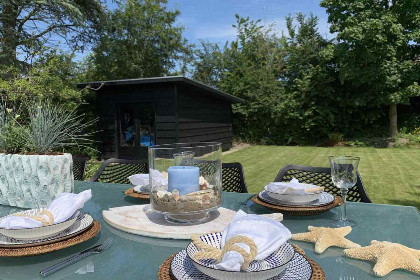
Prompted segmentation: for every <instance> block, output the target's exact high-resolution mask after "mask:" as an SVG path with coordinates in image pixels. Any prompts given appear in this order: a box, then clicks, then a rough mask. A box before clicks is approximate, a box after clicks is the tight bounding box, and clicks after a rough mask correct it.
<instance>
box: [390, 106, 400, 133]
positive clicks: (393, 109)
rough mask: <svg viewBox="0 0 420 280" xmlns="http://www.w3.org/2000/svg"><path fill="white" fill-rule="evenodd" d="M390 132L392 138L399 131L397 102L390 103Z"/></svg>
mask: <svg viewBox="0 0 420 280" xmlns="http://www.w3.org/2000/svg"><path fill="white" fill-rule="evenodd" d="M389 133H390V137H391V138H395V137H396V136H397V133H398V124H397V104H391V105H389Z"/></svg>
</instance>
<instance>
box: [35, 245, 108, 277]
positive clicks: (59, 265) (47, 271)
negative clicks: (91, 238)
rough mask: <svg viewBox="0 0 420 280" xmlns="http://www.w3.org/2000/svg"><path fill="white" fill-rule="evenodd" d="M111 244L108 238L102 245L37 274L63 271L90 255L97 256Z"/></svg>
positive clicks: (43, 274)
mask: <svg viewBox="0 0 420 280" xmlns="http://www.w3.org/2000/svg"><path fill="white" fill-rule="evenodd" d="M111 242H112V238H108V239H107V240H105V242H104V243H102V244H99V245H96V246H93V247H92V248H89V249H87V250H84V251H82V252H80V253H78V254H75V255H73V256H71V257H69V258H67V259H65V260H63V261H61V262H59V263H56V264H54V265H52V266H50V267H48V268H46V269H44V270H41V271H40V272H39V274H41V276H44V277H45V276H48V275H50V274H52V273H54V272H57V271H59V270H60V269H63V268H65V267H68V266H69V265H71V264H74V263H76V262H78V261H80V260H81V259H84V258H86V257H88V256H90V255H92V254H99V253H101V252H103V251H105V250H106V249H108V248H109V246H111Z"/></svg>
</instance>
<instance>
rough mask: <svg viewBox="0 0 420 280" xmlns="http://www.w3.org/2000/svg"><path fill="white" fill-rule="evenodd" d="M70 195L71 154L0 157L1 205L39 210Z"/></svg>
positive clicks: (2, 155)
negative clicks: (57, 199)
mask: <svg viewBox="0 0 420 280" xmlns="http://www.w3.org/2000/svg"><path fill="white" fill-rule="evenodd" d="M73 191H74V178H73V160H72V156H71V154H63V155H17V154H16V155H15V154H0V204H5V205H10V206H17V207H22V208H41V207H46V206H48V204H49V203H50V202H51V201H52V200H53V199H54V198H55V197H57V196H58V195H59V194H60V193H62V192H73Z"/></svg>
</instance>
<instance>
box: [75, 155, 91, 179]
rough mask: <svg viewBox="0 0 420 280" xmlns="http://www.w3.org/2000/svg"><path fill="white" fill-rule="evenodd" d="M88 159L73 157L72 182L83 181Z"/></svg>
mask: <svg viewBox="0 0 420 280" xmlns="http://www.w3.org/2000/svg"><path fill="white" fill-rule="evenodd" d="M88 160H89V157H84V156H73V176H74V180H79V181H83V180H84V179H85V171H86V162H87V161H88Z"/></svg>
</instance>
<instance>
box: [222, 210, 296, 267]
mask: <svg viewBox="0 0 420 280" xmlns="http://www.w3.org/2000/svg"><path fill="white" fill-rule="evenodd" d="M237 235H242V236H246V237H248V238H251V239H252V240H253V241H254V243H255V245H256V246H257V255H256V257H255V260H263V259H265V258H267V257H268V256H269V255H271V254H272V253H274V252H275V251H276V250H278V249H279V248H280V247H281V246H282V245H283V244H285V243H286V242H287V240H289V239H290V238H291V235H292V234H291V232H290V231H289V230H288V229H287V228H286V227H285V226H284V225H283V224H282V223H280V222H278V221H276V220H273V219H270V218H267V217H263V216H259V215H255V214H246V213H245V212H244V211H242V210H239V211H238V212H237V213H236V214H235V216H234V217H233V220H232V222H231V223H230V224H229V225H228V226H227V227H226V229H225V230H224V231H223V234H222V240H221V248H222V249H223V246H224V245H225V243H226V241H228V240H229V239H230V238H232V237H234V236H237ZM236 245H238V246H240V247H242V248H243V249H244V250H246V251H247V252H248V253H249V246H248V245H246V244H244V243H237V244H236ZM243 263H244V259H243V257H242V255H241V254H239V253H238V252H236V251H230V252H227V253H226V254H224V255H223V257H222V261H221V262H220V263H218V264H217V265H216V268H217V269H222V270H227V271H240V270H241V266H242V264H243Z"/></svg>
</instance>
